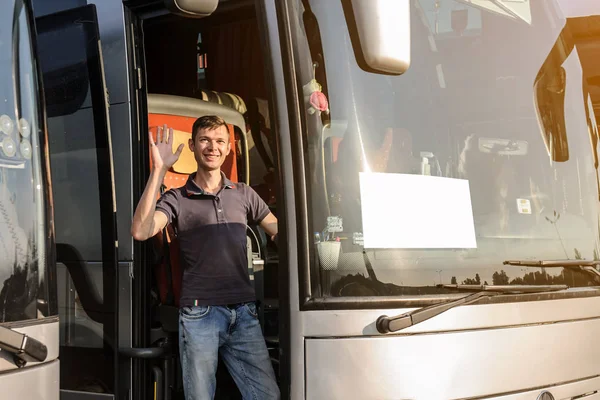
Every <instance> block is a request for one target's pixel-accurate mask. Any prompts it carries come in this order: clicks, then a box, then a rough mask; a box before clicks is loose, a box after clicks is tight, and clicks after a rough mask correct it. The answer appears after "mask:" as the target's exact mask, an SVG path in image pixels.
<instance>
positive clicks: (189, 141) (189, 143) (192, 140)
mask: <svg viewBox="0 0 600 400" xmlns="http://www.w3.org/2000/svg"><path fill="white" fill-rule="evenodd" d="M188 147H189V148H190V150H191V151H192V153H193V152H194V139H190V140H188Z"/></svg>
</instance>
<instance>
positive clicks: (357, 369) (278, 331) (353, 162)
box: [0, 0, 600, 400]
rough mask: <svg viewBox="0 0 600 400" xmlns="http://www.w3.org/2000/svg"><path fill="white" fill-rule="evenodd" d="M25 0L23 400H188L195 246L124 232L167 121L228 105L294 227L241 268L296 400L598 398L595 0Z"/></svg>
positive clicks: (14, 88) (240, 176)
mask: <svg viewBox="0 0 600 400" xmlns="http://www.w3.org/2000/svg"><path fill="white" fill-rule="evenodd" d="M5 3H7V2H5ZM8 3H10V4H9V5H4V3H3V5H2V6H0V7H2V9H3V11H4V10H5V9H6V11H5V12H4V13H2V14H3V15H5V18H7V21H8V19H9V18H13V20H12V21H9V22H7V24H5V26H13V30H12V31H11V32H10V35H12V36H10V37H9V38H7V39H6V40H3V41H2V45H8V44H11V45H12V46H13V47H12V50H11V49H9V50H7V51H5V52H4V53H3V54H5V57H7V58H6V59H7V61H6V66H5V67H4V68H5V70H3V72H4V74H3V75H5V76H4V78H3V79H5V81H6V82H7V86H6V88H8V89H5V91H4V92H3V93H8V94H6V95H5V104H8V106H7V109H6V111H3V112H5V113H6V116H7V118H8V119H7V118H4V119H2V118H0V126H2V130H3V134H4V136H2V138H4V137H7V138H10V139H12V141H13V142H14V143H15V144H17V143H18V145H19V151H17V152H16V153H14V154H13V153H12V152H11V151H10V149H11V145H10V141H8V143H9V144H7V145H4V144H3V145H2V149H4V150H3V151H4V153H3V155H2V157H3V158H2V160H5V159H6V160H7V161H6V162H4V161H3V163H6V165H10V167H9V166H3V167H2V173H3V176H6V178H4V179H3V180H2V186H1V187H2V189H3V190H5V188H7V189H6V190H7V197H6V199H7V200H3V203H2V204H3V205H4V204H6V205H9V204H10V205H11V207H12V208H13V210H15V211H14V212H13V214H12V215H13V217H11V218H12V219H10V220H8V219H7V220H6V221H11V222H5V223H3V225H0V226H2V227H6V228H3V229H4V231H5V232H7V233H6V234H3V236H2V239H3V242H4V243H6V240H7V239H4V238H5V237H7V238H8V237H10V238H12V239H8V240H9V241H10V240H13V241H15V243H17V242H18V243H27V245H28V246H29V247H27V248H31V249H32V250H31V253H32V254H33V255H32V256H31V257H30V258H33V259H36V260H38V262H37V264H35V263H34V262H33V261H27V262H26V263H25V264H23V266H21V264H19V262H21V263H23V262H24V261H18V257H20V253H19V251H18V250H19V249H23V248H25V247H24V246H25V245H22V244H17V245H15V246H13V245H12V244H9V245H7V247H6V248H10V249H11V251H12V248H13V247H14V248H15V249H17V250H16V251H15V253H14V255H12V256H10V255H9V256H6V257H3V258H2V259H3V260H6V259H8V260H9V262H8V263H6V262H5V264H2V265H6V267H3V270H6V271H7V273H6V276H7V277H9V278H12V277H13V276H15V277H17V278H16V279H13V281H11V282H9V281H8V280H5V281H4V282H5V283H4V288H3V291H2V293H4V296H5V297H4V299H7V300H6V301H8V300H11V301H12V303H10V304H22V305H26V306H24V307H23V310H24V311H23V312H20V311H19V310H20V308H18V307H16V306H13V308H12V309H13V310H16V313H15V312H13V313H8V312H6V313H5V314H3V318H11V320H10V321H4V320H3V321H2V325H1V327H2V328H3V330H1V331H0V339H2V340H0V348H1V349H2V350H3V352H2V353H0V354H4V351H5V350H6V349H8V350H7V353H8V354H9V355H10V357H12V358H11V359H10V360H9V361H8V364H6V365H7V366H8V368H5V367H4V366H3V367H2V369H1V370H0V371H1V373H0V382H1V384H2V385H3V386H2V388H3V389H4V388H5V387H7V388H8V390H9V391H8V392H7V393H9V394H10V396H11V397H16V396H18V395H22V396H23V398H42V399H45V398H58V397H57V396H59V397H60V398H61V399H67V400H68V399H110V398H115V399H147V398H156V399H181V398H183V390H182V382H181V371H180V367H179V359H178V349H177V340H176V337H177V329H178V322H177V317H178V308H177V294H178V291H179V288H180V285H181V282H180V272H181V271H180V270H179V266H178V263H177V238H176V235H174V232H172V231H170V230H166V231H164V232H163V233H161V234H160V235H158V237H157V238H155V239H154V240H151V241H147V242H144V243H138V242H134V240H133V239H132V237H131V235H130V233H129V231H130V224H131V218H132V215H133V210H134V208H135V205H136V204H137V200H138V199H139V197H140V195H141V193H142V191H143V188H144V186H145V183H146V179H147V176H148V174H149V170H150V165H149V157H148V154H149V143H148V140H147V137H148V136H147V132H148V131H152V130H153V129H155V127H156V126H158V125H160V124H162V123H168V124H169V125H170V126H172V127H173V128H174V130H175V133H176V135H175V140H176V143H179V142H185V141H186V139H187V137H189V135H190V129H191V122H190V121H192V122H193V119H195V118H196V117H199V116H201V115H208V114H218V115H221V116H222V117H223V118H224V119H225V120H226V122H227V123H228V126H229V128H230V131H231V132H232V133H233V135H232V140H234V142H233V145H234V146H233V148H234V151H232V153H231V156H230V159H229V160H228V162H227V164H226V168H225V173H226V174H227V175H228V176H229V177H230V178H231V179H232V180H234V181H238V182H246V183H247V184H249V185H251V186H252V187H253V188H254V189H255V190H256V191H257V192H258V193H259V195H260V196H261V197H262V198H263V199H264V200H265V201H266V202H267V204H268V205H269V207H271V210H272V211H273V212H274V214H275V215H277V217H278V220H279V225H280V226H279V229H280V234H279V240H278V243H273V242H272V241H270V240H269V239H268V238H266V237H265V235H264V232H261V231H260V229H257V228H256V227H248V271H249V275H250V277H251V279H252V280H253V281H254V283H255V289H256V294H257V298H258V303H259V315H258V318H260V321H261V324H262V327H263V331H264V335H265V340H266V342H267V346H268V348H269V351H270V354H271V358H272V362H273V365H274V367H275V371H276V375H277V379H278V382H279V384H280V388H281V392H282V398H290V399H321V398H328V399H465V398H469V399H474V398H486V399H490V398H498V399H536V398H538V399H573V398H577V399H582V398H583V399H594V398H597V397H599V398H600V394H599V391H600V366H599V365H598V363H597V362H596V360H597V359H598V357H599V356H600V354H598V352H597V351H596V348H595V346H594V345H593V343H594V340H595V338H596V336H597V335H598V333H600V280H599V275H600V272H599V266H600V213H599V211H600V208H599V201H600V181H599V174H598V138H599V134H598V117H596V116H595V114H596V113H597V112H600V110H599V108H600V91H599V90H600V89H598V88H599V86H600V81H599V80H598V79H599V78H598V77H599V76H600V73H599V71H600V65H598V62H599V61H597V57H595V54H596V52H597V51H596V50H597V49H598V46H599V45H600V23H599V22H600V6H598V5H597V4H596V3H597V2H595V1H593V0H577V1H574V0H544V1H542V0H477V1H475V0H395V1H391V0H340V1H338V0H331V1H329V0H327V1H318V0H221V1H217V0H202V1H194V2H190V1H184V0H102V1H91V0H87V1H86V0H57V1H52V2H48V1H42V0H31V1H20V0H14V1H13V0H11V1H9V2H8ZM13 6H14V7H13ZM11 7H13V8H11ZM14 10H23V11H22V12H23V15H24V17H23V20H24V21H29V22H27V24H25V23H23V24H16V23H15V22H14V21H15V19H17V18H20V17H18V16H19V15H20V14H18V13H16V11H14ZM19 12H21V11H19ZM28 13H31V14H32V17H31V18H30V19H27V15H28ZM15 26H16V27H27V28H23V29H25V32H29V35H27V34H26V33H23V34H19V35H16V36H15V31H16V28H15ZM0 32H2V31H0ZM7 32H8V31H7ZM4 35H5V36H6V35H8V33H5V34H4ZM19 41H24V42H23V43H26V44H27V45H25V44H24V45H23V46H25V48H27V47H26V46H30V47H29V49H30V50H29V52H30V54H31V55H30V56H29V59H26V58H25V59H23V58H22V57H25V56H23V55H22V53H24V52H26V50H22V49H23V46H21V45H19V46H18V47H15V46H16V45H15V43H21V42H19ZM16 48H17V49H18V50H19V51H16V50H15V49H16ZM9 55H11V56H12V58H10V57H9ZM15 57H17V58H15ZM15 59H17V60H18V62H15V61H14V60H15ZM9 68H12V69H9ZM17 68H18V69H17ZM23 68H30V70H29V74H28V75H27V74H26V73H22V74H15V72H14V71H16V70H19V69H23ZM23 76H27V77H28V79H30V81H29V82H30V83H29V84H20V85H16V84H15V82H21V81H22V79H24V78H22V77H23ZM19 79H20V80H19ZM9 84H10V85H9ZM42 87H43V90H42V89H41V88H42ZM14 93H18V95H16V94H14ZM23 93H25V94H23ZM9 94H10V96H9ZM25 98H27V99H28V100H27V101H25V100H23V99H25ZM11 102H12V103H11ZM13 103H14V104H13ZM25 103H27V106H23V104H25ZM19 104H20V105H19ZM34 105H35V107H34ZM27 107H29V108H27ZM23 118H24V119H25V122H22V119H23ZM3 121H4V123H3ZM9 121H10V122H9ZM4 124H5V125H4ZM9 125H10V126H12V127H13V128H12V130H11V128H10V127H9ZM24 127H29V128H30V129H36V130H37V131H38V132H39V135H38V136H37V137H35V138H34V137H33V136H34V135H31V136H27V133H25V132H28V129H27V128H24ZM5 129H6V130H5ZM7 130H8V131H9V132H10V133H9V132H7ZM28 137H29V138H31V139H30V144H31V149H32V151H31V152H30V154H31V159H29V158H27V154H28V152H27V144H25V145H23V144H22V143H26V142H27V140H28ZM7 140H8V139H7ZM23 146H24V147H23ZM7 149H8V153H6V151H7ZM11 154H12V155H11ZM29 160H31V161H29ZM180 161H181V162H179V163H178V164H177V165H174V168H172V170H171V171H169V174H168V175H167V178H168V179H165V182H164V188H165V190H166V189H168V188H169V187H176V186H181V185H183V183H184V182H185V181H184V180H185V179H186V176H187V174H189V173H190V172H191V171H192V170H193V167H194V165H193V162H191V161H190V159H189V155H188V156H187V158H186V155H185V154H184V155H182V159H181V160H180ZM15 166H18V168H17V167H15ZM28 171H29V172H28ZM24 172H26V173H25V174H24ZM11 174H13V175H11ZM11 179H12V180H11ZM15 185H18V186H15ZM17 187H18V190H17V189H16V188H17ZM28 190H29V191H31V193H29V192H28ZM21 196H22V200H21V199H18V198H17V197H21ZM30 199H33V201H34V206H33V207H32V206H31V204H30V202H31V200H30ZM9 208H10V207H9ZM31 210H36V213H35V218H34V217H33V215H34V214H33V213H32V212H31ZM7 215H9V214H7ZM15 226H17V227H22V229H21V230H22V231H24V232H25V233H24V234H23V235H21V237H22V239H21V242H19V241H18V240H17V239H16V238H17V237H16V236H13V232H15V231H16V230H15V229H13V228H14V227H15ZM27 229H29V231H28V230H27ZM40 243H43V244H44V245H43V246H42V245H40ZM224 251H226V249H224ZM7 254H8V252H7ZM11 254H12V253H11ZM11 257H12V258H11ZM25 259H27V258H25ZM30 265H35V266H34V267H31V266H30ZM23 274H25V275H26V276H27V275H29V277H28V278H27V279H28V280H27V282H28V283H27V284H23V283H21V285H24V286H21V287H26V288H27V290H28V291H27V296H24V295H19V296H17V295H15V294H14V293H15V291H14V288H15V287H16V286H15V285H16V283H13V282H14V281H15V280H16V281H18V282H24V281H23V279H25V278H24V277H23ZM19 279H20V281H19ZM34 281H35V282H37V283H38V286H37V287H34V286H32V285H33V283H31V282H34ZM34 289H35V290H34ZM11 296H12V297H11ZM0 299H3V297H2V295H1V294H0ZM12 299H15V300H12ZM6 301H4V302H3V303H2V304H9V303H7V302H6ZM32 304H33V305H35V307H34V308H35V312H34V313H33V314H32V310H34V308H32V306H31V305H32ZM8 310H10V308H9V309H8ZM9 315H11V317H8V316H9ZM47 321H48V322H49V323H46V322H47ZM49 327H52V328H51V329H54V330H53V331H52V332H53V333H52V334H49V333H48V331H47V330H48V329H50V328H49ZM4 328H7V329H10V331H8V330H7V331H6V332H9V333H11V334H13V335H15V334H17V335H27V336H26V339H25V336H19V338H21V343H24V344H25V345H26V344H28V343H34V344H35V346H34V348H35V350H31V349H29V350H28V349H26V348H25V347H24V346H22V347H23V348H22V349H15V348H13V347H10V346H9V345H7V343H6V341H3V337H4V336H3V334H2V332H5V330H4ZM34 340H35V341H34ZM44 346H45V347H44ZM44 348H46V349H47V350H45V351H46V352H47V354H45V356H44V357H43V359H42V355H43V354H41V353H40V351H39V350H40V349H44ZM24 354H30V355H31V354H33V358H34V359H33V360H31V361H27V363H26V364H23V362H22V361H18V359H16V358H14V356H13V355H17V358H19V359H23V357H24ZM19 355H20V356H19ZM36 357H37V358H36ZM57 359H60V363H59V361H57ZM11 360H12V361H11ZM39 363H41V365H40V364H39ZM2 365H4V364H2ZM59 369H60V373H59V372H58V371H59ZM47 371H52V373H50V372H47ZM26 372H29V375H28V380H27V381H26V383H29V384H28V385H27V384H20V385H19V386H18V388H17V387H16V385H15V383H16V382H17V380H16V379H14V378H12V377H13V376H15V377H19V379H25V378H24V376H25V373H26ZM217 375H218V383H217V394H216V398H219V399H229V398H239V397H240V396H239V393H237V391H236V388H235V384H234V383H233V381H232V379H231V377H229V376H228V374H227V372H226V370H225V369H224V368H223V367H222V366H220V367H219V371H218V373H217ZM29 378H31V379H29ZM32 381H33V382H35V385H34V384H31V382H32ZM38 382H41V383H43V385H45V389H44V390H42V389H40V388H41V387H43V385H42V384H40V385H38ZM53 385H54V386H53ZM58 387H59V389H60V392H58ZM46 389H47V390H46ZM32 390H35V392H34V393H32V392H31V391H32ZM5 392H6V390H5ZM13 393H14V395H13ZM44 396H46V397H44Z"/></svg>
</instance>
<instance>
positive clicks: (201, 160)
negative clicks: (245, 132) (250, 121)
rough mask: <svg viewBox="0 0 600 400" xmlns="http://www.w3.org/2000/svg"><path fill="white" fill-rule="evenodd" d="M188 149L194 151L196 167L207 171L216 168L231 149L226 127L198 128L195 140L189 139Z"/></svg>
mask: <svg viewBox="0 0 600 400" xmlns="http://www.w3.org/2000/svg"><path fill="white" fill-rule="evenodd" d="M189 146H190V150H191V151H192V152H193V153H194V157H195V158H196V162H197V163H198V167H199V168H202V169H204V170H207V171H213V170H218V169H220V168H221V165H223V162H225V158H226V157H227V155H228V154H229V152H230V151H231V143H230V142H229V131H228V130H227V127H225V126H220V127H218V128H217V129H211V130H208V129H200V130H199V131H198V133H197V134H196V139H195V141H194V140H192V139H190V141H189Z"/></svg>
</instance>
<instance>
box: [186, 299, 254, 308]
mask: <svg viewBox="0 0 600 400" xmlns="http://www.w3.org/2000/svg"><path fill="white" fill-rule="evenodd" d="M248 303H249V302H248V301H246V302H244V303H229V304H219V305H220V306H222V307H227V308H238V307H241V306H243V305H244V304H248ZM197 305H198V300H194V306H197Z"/></svg>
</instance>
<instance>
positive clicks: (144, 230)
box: [131, 125, 183, 241]
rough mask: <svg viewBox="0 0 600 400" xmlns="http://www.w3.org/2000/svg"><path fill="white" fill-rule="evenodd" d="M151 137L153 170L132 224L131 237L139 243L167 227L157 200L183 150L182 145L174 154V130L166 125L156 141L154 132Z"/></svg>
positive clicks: (165, 217)
mask: <svg viewBox="0 0 600 400" xmlns="http://www.w3.org/2000/svg"><path fill="white" fill-rule="evenodd" d="M149 137H150V147H151V157H152V170H151V171H150V178H148V183H147V184H146V188H145V189H144V193H142V197H141V198H140V201H139V203H138V205H137V208H136V209H135V213H134V214H133V221H132V224H131V235H132V236H133V238H134V239H135V240H139V241H143V240H147V239H149V238H151V237H153V236H154V235H156V234H157V233H158V232H160V231H161V230H162V229H163V228H164V227H165V226H166V225H167V222H168V218H167V216H166V215H165V213H163V212H161V211H156V198H157V196H158V192H159V190H160V186H161V184H162V182H163V179H164V177H165V174H166V173H167V171H168V170H169V168H171V167H172V166H173V164H175V162H176V161H177V160H178V159H179V156H180V155H181V151H182V150H183V144H181V145H179V148H177V151H176V152H175V153H173V148H172V146H173V129H169V128H167V126H166V125H165V126H164V127H162V128H161V127H159V128H158V129H157V134H156V140H154V137H153V135H152V132H150V133H149Z"/></svg>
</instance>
